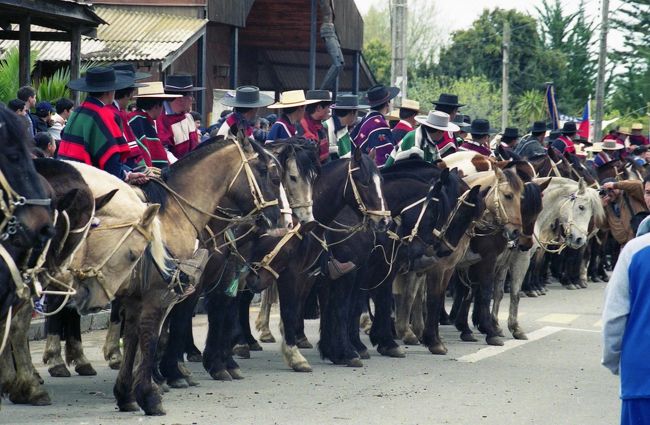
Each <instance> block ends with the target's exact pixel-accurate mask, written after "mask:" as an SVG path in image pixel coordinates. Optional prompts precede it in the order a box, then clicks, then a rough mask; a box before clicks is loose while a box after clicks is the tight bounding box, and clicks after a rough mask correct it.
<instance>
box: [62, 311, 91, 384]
mask: <svg viewBox="0 0 650 425" xmlns="http://www.w3.org/2000/svg"><path fill="white" fill-rule="evenodd" d="M63 310H64V311H66V313H65V316H66V320H65V324H64V326H65V362H66V363H67V364H68V366H73V365H74V370H75V372H77V373H78V374H79V375H81V376H95V375H97V371H95V369H94V368H93V366H92V365H91V364H90V361H89V360H88V358H86V355H85V354H84V350H83V347H82V345H81V316H79V313H78V312H77V310H76V309H73V308H64V309H63Z"/></svg>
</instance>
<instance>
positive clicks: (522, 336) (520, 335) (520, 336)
mask: <svg viewBox="0 0 650 425" xmlns="http://www.w3.org/2000/svg"><path fill="white" fill-rule="evenodd" d="M512 337H513V338H514V339H524V340H525V339H528V336H527V335H526V333H525V332H524V331H516V332H513V333H512Z"/></svg>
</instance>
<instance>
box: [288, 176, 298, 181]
mask: <svg viewBox="0 0 650 425" xmlns="http://www.w3.org/2000/svg"><path fill="white" fill-rule="evenodd" d="M289 178H290V179H291V181H292V182H297V181H298V178H297V177H296V176H289Z"/></svg>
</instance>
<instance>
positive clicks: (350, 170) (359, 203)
mask: <svg viewBox="0 0 650 425" xmlns="http://www.w3.org/2000/svg"><path fill="white" fill-rule="evenodd" d="M358 170H360V167H354V168H352V160H350V162H349V163H348V177H347V179H346V180H345V186H344V187H343V196H345V192H346V190H347V188H348V183H350V186H351V187H352V193H353V194H354V199H355V200H356V201H357V206H358V207H359V211H361V213H362V214H363V215H364V216H368V217H372V216H379V217H390V211H387V210H369V209H368V207H366V204H365V203H364V202H363V199H361V195H360V194H359V189H358V188H357V184H356V183H355V182H354V179H353V178H352V173H353V172H355V171H358Z"/></svg>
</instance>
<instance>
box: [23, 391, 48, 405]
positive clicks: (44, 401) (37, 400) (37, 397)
mask: <svg viewBox="0 0 650 425" xmlns="http://www.w3.org/2000/svg"><path fill="white" fill-rule="evenodd" d="M29 404H31V405H32V406H49V405H50V404H52V400H50V396H49V394H48V393H47V392H46V391H45V390H42V391H39V392H38V393H37V394H34V395H32V396H31V397H30V399H29Z"/></svg>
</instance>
